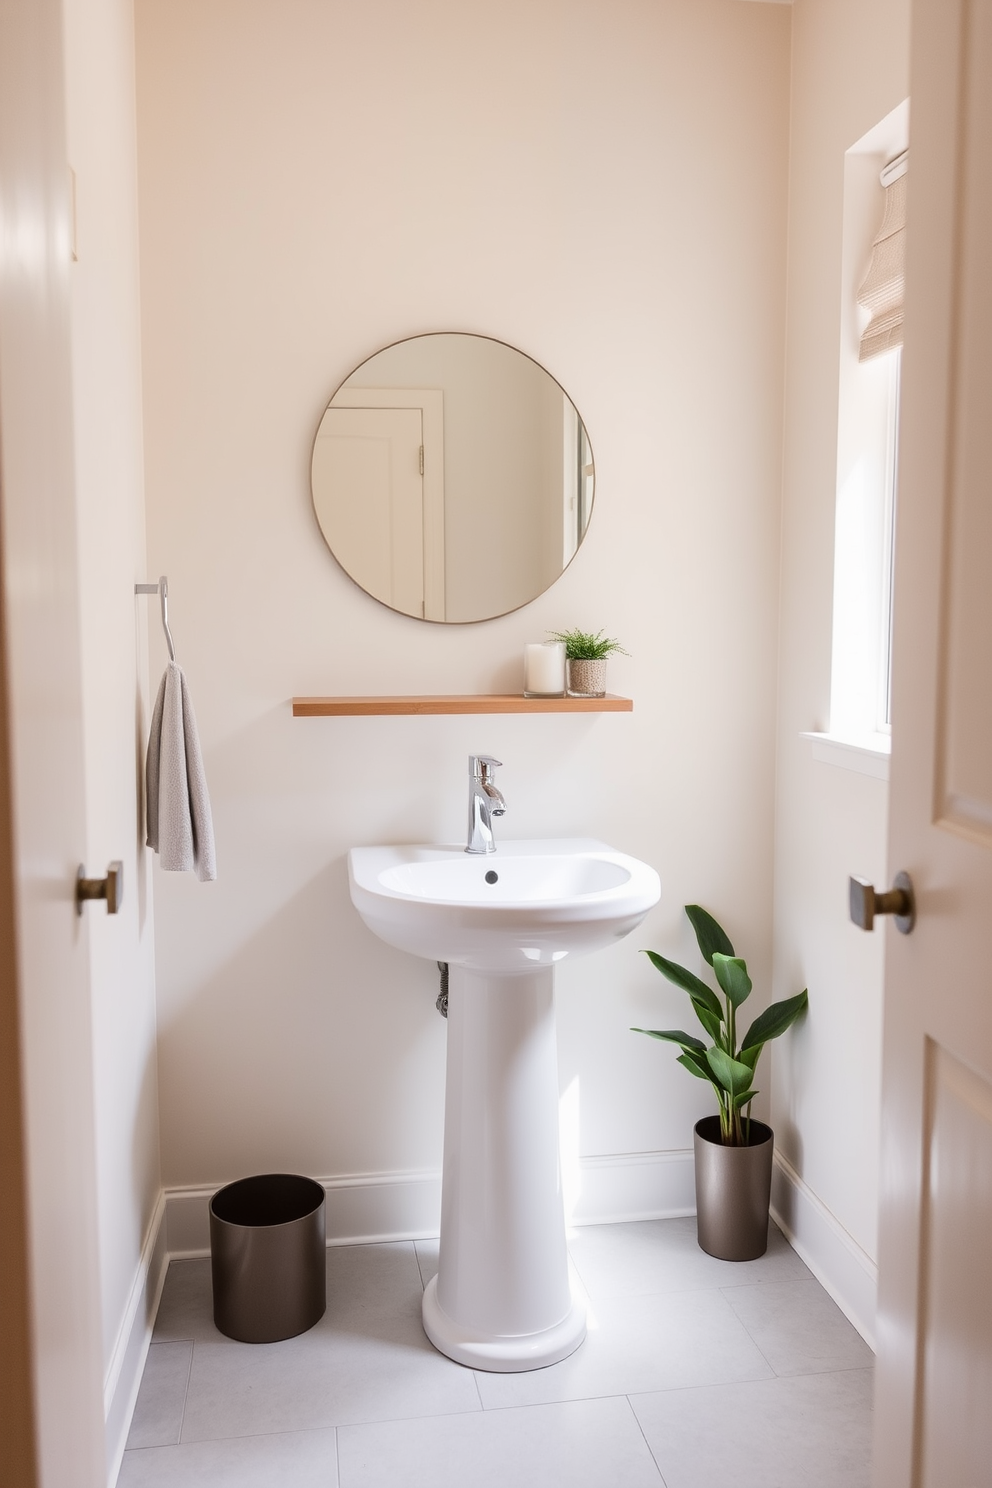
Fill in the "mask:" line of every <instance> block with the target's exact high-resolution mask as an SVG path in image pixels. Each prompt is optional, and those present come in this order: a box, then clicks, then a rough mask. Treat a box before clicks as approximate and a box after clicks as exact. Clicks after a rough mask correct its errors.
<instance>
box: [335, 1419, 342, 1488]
mask: <svg viewBox="0 0 992 1488" xmlns="http://www.w3.org/2000/svg"><path fill="white" fill-rule="evenodd" d="M334 1476H335V1479H336V1482H335V1485H334V1488H341V1437H340V1435H339V1432H338V1428H337V1427H336V1426H335V1428H334Z"/></svg>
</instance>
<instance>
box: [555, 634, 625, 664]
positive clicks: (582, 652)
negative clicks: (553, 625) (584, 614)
mask: <svg viewBox="0 0 992 1488" xmlns="http://www.w3.org/2000/svg"><path fill="white" fill-rule="evenodd" d="M548 634H549V635H550V637H551V639H552V640H553V641H560V642H561V643H562V645H563V646H564V647H565V656H566V658H567V660H569V661H605V659H606V657H607V656H612V655H613V653H614V651H618V652H619V653H620V655H621V656H629V655H630V652H629V651H625V650H624V649H623V647H622V646H621V644H620V642H619V641H615V640H612V639H611V638H610V637H609V636H604V635H603V632H602V631H601V630H597V632H596V634H595V635H593V634H592V633H591V632H590V631H588V630H549V631H548Z"/></svg>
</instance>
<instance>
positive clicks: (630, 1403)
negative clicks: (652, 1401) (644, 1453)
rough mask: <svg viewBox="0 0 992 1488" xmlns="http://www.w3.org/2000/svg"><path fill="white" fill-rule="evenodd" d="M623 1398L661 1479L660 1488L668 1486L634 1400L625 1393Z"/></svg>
mask: <svg viewBox="0 0 992 1488" xmlns="http://www.w3.org/2000/svg"><path fill="white" fill-rule="evenodd" d="M623 1398H624V1400H626V1402H627V1409H628V1410H629V1411H630V1414H631V1415H632V1416H633V1418H634V1424H635V1425H636V1427H637V1429H638V1431H639V1432H640V1433H641V1439H642V1441H643V1442H644V1445H645V1446H646V1447H647V1449H648V1452H649V1453H650V1456H651V1461H652V1462H653V1463H654V1465H655V1468H656V1470H657V1473H658V1477H659V1478H660V1479H661V1485H662V1488H668V1479H667V1478H666V1477H665V1474H664V1473H663V1472H662V1470H661V1463H660V1462H659V1461H658V1459H657V1457H656V1456H655V1454H654V1448H653V1447H652V1445H651V1443H650V1442H649V1441H648V1439H647V1435H646V1433H645V1431H644V1427H643V1426H642V1425H641V1421H640V1417H639V1416H638V1414H637V1412H636V1411H635V1409H634V1402H633V1401H632V1400H631V1398H630V1396H629V1395H625V1396H624V1397H623Z"/></svg>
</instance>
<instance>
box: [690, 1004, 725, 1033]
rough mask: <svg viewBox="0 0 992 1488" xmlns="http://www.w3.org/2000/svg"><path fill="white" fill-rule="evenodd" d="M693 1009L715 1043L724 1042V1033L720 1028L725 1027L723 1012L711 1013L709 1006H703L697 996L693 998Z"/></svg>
mask: <svg viewBox="0 0 992 1488" xmlns="http://www.w3.org/2000/svg"><path fill="white" fill-rule="evenodd" d="M692 1010H693V1012H694V1013H695V1015H696V1017H697V1018H698V1019H699V1021H700V1023H702V1025H703V1027H704V1028H705V1029H706V1032H707V1033H708V1034H709V1036H710V1038H711V1039H712V1040H713V1042H714V1044H722V1040H723V1035H722V1034H721V1032H720V1030H721V1028H722V1027H723V1014H722V1013H721V1014H719V1015H718V1014H717V1013H711V1012H710V1010H709V1008H708V1007H703V1005H702V1003H701V1002H698V1001H697V1000H696V998H695V997H694V998H693V999H692Z"/></svg>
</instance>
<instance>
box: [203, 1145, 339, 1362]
mask: <svg viewBox="0 0 992 1488" xmlns="http://www.w3.org/2000/svg"><path fill="white" fill-rule="evenodd" d="M325 1265H326V1252H325V1222H324V1190H323V1187H322V1186H321V1185H320V1184H319V1183H315V1182H314V1180H313V1179H312V1178H300V1177H297V1176H296V1175H295V1174H292V1173H263V1174H260V1175H258V1176H257V1177H254V1178H241V1179H239V1181H238V1182H237V1183H229V1184H228V1185H227V1187H226V1188H222V1189H219V1190H218V1191H217V1193H215V1194H214V1196H213V1198H212V1199H211V1200H210V1270H211V1276H212V1280H213V1289H214V1322H215V1323H216V1325H217V1327H218V1328H219V1329H220V1331H221V1332H222V1333H226V1334H227V1336H228V1338H237V1339H238V1340H239V1341H240V1342H241V1343H277V1342H279V1340H280V1339H283V1338H295V1336H296V1335H297V1333H305V1332H306V1331H307V1329H308V1328H312V1327H313V1325H314V1323H316V1322H318V1321H319V1320H320V1319H321V1318H322V1317H323V1315H324V1309H325V1307H326V1305H327V1294H326V1286H327V1283H326V1270H325Z"/></svg>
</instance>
